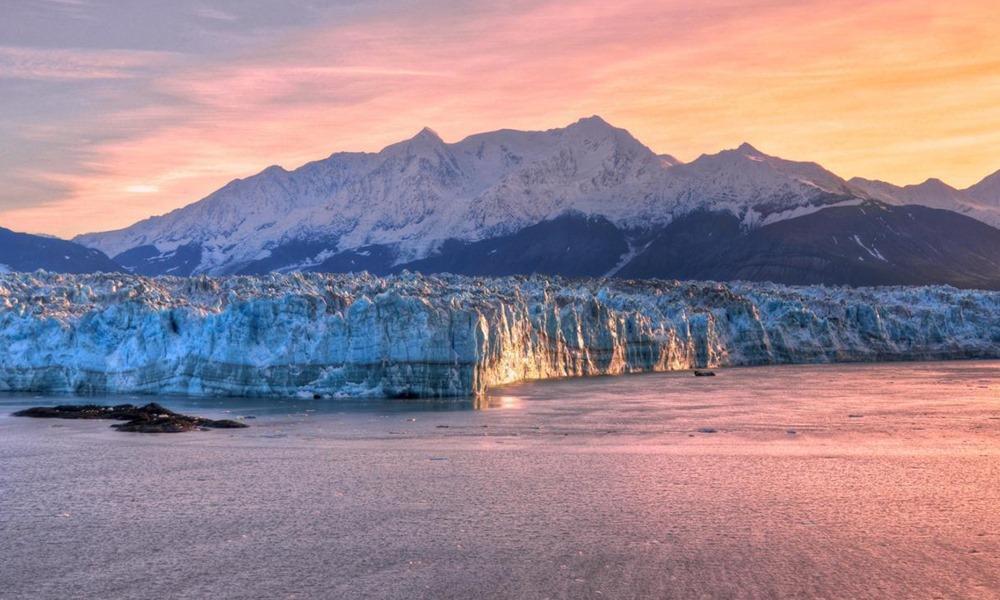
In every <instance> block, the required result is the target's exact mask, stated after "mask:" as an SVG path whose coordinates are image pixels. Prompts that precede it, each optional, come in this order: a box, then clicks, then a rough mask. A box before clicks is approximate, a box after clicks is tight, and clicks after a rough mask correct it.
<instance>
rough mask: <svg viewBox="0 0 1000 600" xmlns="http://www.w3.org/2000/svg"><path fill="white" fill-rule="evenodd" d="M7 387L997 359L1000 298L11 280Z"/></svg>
mask: <svg viewBox="0 0 1000 600" xmlns="http://www.w3.org/2000/svg"><path fill="white" fill-rule="evenodd" d="M0 342H2V344H3V346H4V349H5V351H4V352H3V353H0V390H8V391H32V392H43V393H63V392H69V393H151V394H152V393H166V394H171V393H173V394H192V395H247V396H292V395H307V396H317V397H355V396H394V397H444V396H468V395H477V394H482V393H483V392H484V391H485V390H486V389H487V388H488V387H489V386H493V385H498V384H504V383H510V382H514V381H519V380H525V379H542V378H550V377H569V376H584V375H603V374H621V373H633V372H644V371H663V370H671V369H687V368H692V367H705V366H708V367H715V366H735V365H761V364H781V363H805V362H832V361H876V360H907V359H945V358H988V357H992V358H996V357H1000V293H997V292H982V291H964V290H956V289H953V288H948V287H923V288H903V287H898V288H869V289H850V288H825V287H798V288H796V287H786V286H779V285H770V284H743V283H740V284H719V283H690V282H685V283H679V282H676V281H641V282H640V281H616V280H563V279H559V278H547V277H540V276H533V277H510V278H496V279H484V278H467V277H458V276H432V277H425V276H419V275H410V274H404V275H400V276H397V277H388V278H379V277H374V276H369V275H365V274H362V275H319V274H290V275H276V274H275V275H268V276H263V277H222V278H211V277H193V278H173V277H162V278H152V279H151V278H144V277H139V276H132V275H121V274H113V275H108V274H98V275H56V274H46V273H42V272H39V273H35V274H23V273H4V274H0Z"/></svg>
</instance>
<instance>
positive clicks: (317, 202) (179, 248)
mask: <svg viewBox="0 0 1000 600" xmlns="http://www.w3.org/2000/svg"><path fill="white" fill-rule="evenodd" d="M870 199H876V200H879V201H882V202H885V203H888V204H895V205H903V204H921V205H924V206H928V207H932V208H941V209H946V210H951V211H956V212H960V213H962V214H964V215H966V216H969V217H972V218H975V219H978V220H980V221H983V222H986V223H987V224H990V225H992V226H994V227H998V226H1000V174H997V175H994V176H993V177H991V178H987V179H986V180H984V181H983V182H982V183H980V184H978V185H977V186H973V187H972V188H970V189H968V190H956V189H954V188H951V187H949V186H947V185H945V184H944V183H942V182H940V181H938V180H929V181H927V182H926V183H924V184H921V185H917V186H907V187H898V186H894V185H891V184H888V183H884V182H878V181H869V180H864V179H854V180H851V181H850V182H847V181H845V180H843V179H841V178H840V177H839V176H837V175H835V174H833V173H831V172H830V171H827V170H826V169H824V168H822V167H821V166H820V165H818V164H816V163H809V162H794V161H789V160H784V159H781V158H778V157H774V156H769V155H767V154H764V153H763V152H760V151H759V150H757V149H756V148H754V147H753V146H750V145H749V144H743V145H741V146H739V147H738V148H735V149H732V150H724V151H722V152H719V153H717V154H712V155H703V156H701V157H699V158H698V159H696V160H694V161H692V162H690V163H682V162H680V161H678V160H677V159H675V158H673V157H672V156H670V155H666V154H664V155H657V154H654V153H653V152H652V151H651V150H650V149H648V148H647V147H645V146H644V145H642V144H641V143H640V142H639V141H638V140H636V139H635V138H634V137H632V135H631V134H629V133H628V132H627V131H625V130H624V129H619V128H616V127H613V126H611V125H609V124H608V123H607V122H605V121H604V120H602V119H601V118H600V117H589V118H586V119H581V120H580V121H577V122H576V123H573V124H571V125H569V126H567V127H565V128H561V129H551V130H548V131H535V132H531V131H514V130H500V131H494V132H489V133H482V134H476V135H472V136H470V137H468V138H465V139H464V140H461V141H459V142H456V143H451V144H449V143H445V142H444V141H443V140H442V139H441V138H440V137H439V136H438V135H437V134H436V133H434V132H433V131H432V130H430V129H423V130H422V131H420V132H419V133H418V134H417V135H416V136H414V137H413V138H412V139H409V140H405V141H403V142H399V143H397V144H393V145H391V146H388V147H386V148H385V149H383V150H382V151H381V152H378V153H337V154H334V155H332V156H330V157H329V158H327V159H324V160H320V161H316V162H313V163H309V164H307V165H304V166H302V167H300V168H298V169H296V170H294V171H286V170H284V169H282V168H281V167H277V166H272V167H269V168H267V169H265V170H264V171H262V172H261V173H259V174H257V175H255V176H253V177H249V178H247V179H242V180H236V181H233V182H231V183H230V184H228V185H226V186H225V187H223V188H221V189H220V190H218V191H216V192H214V193H213V194H211V195H209V196H208V197H207V198H205V199H203V200H200V201H198V202H195V203H194V204H191V205H188V206H186V207H184V208H181V209H178V210H175V211H173V212H171V213H169V214H166V215H163V216H159V217H153V218H150V219H146V220H145V221H141V222H139V223H136V224H135V225H133V226H131V227H128V228H126V229H122V230H119V231H112V232H105V233H93V234H86V235H82V236H79V237H78V238H77V239H76V241H77V242H79V243H82V244H84V245H87V246H90V247H92V248H96V249H99V250H101V251H103V252H105V253H107V254H108V255H109V256H111V257H113V258H114V259H115V260H116V261H118V262H119V263H121V264H122V265H124V266H125V267H126V268H128V269H130V270H132V271H133V272H136V273H143V274H151V275H155V274H168V275H186V274H190V273H208V274H233V273H263V272H269V271H294V270H310V269H319V270H325V271H354V270H362V269H369V270H373V271H376V272H383V273H384V272H390V271H392V270H394V269H397V268H399V267H400V265H405V264H407V263H411V262H413V261H418V260H423V259H426V258H429V257H433V256H434V255H435V254H436V253H437V252H438V251H439V250H440V249H441V248H442V246H443V245H444V244H445V243H446V242H448V241H451V242H458V243H472V242H477V241H482V240H488V239H494V238H497V237H501V236H510V235H512V234H514V233H516V232H519V231H522V230H523V229H525V228H526V227H530V226H535V225H539V224H540V223H544V222H547V221H551V220H554V219H557V218H559V217H560V216H563V215H566V214H576V215H582V216H585V217H588V218H601V219H606V220H607V221H608V222H610V223H611V224H612V225H613V226H614V227H615V228H617V229H619V230H620V231H621V232H622V236H624V237H626V238H628V240H629V243H630V244H633V243H636V244H641V243H644V242H642V241H641V239H642V238H643V237H644V236H645V237H647V238H648V235H646V234H650V235H653V234H655V231H654V230H656V229H657V228H662V227H665V226H667V225H669V224H670V223H672V222H673V221H675V220H676V219H678V218H679V217H683V216H685V215H689V214H692V213H695V212H702V211H714V212H722V213H729V214H732V215H734V216H736V217H737V218H738V219H739V220H740V223H741V226H742V227H743V228H744V229H745V230H751V229H754V228H758V227H762V226H766V225H769V224H774V223H777V222H781V221H785V220H789V219H794V218H797V217H802V216H805V215H808V214H811V213H814V212H817V211H820V210H823V209H825V208H829V207H832V206H857V205H859V204H860V203H862V202H864V201H866V200H870ZM633 245H634V244H633ZM632 250H635V248H633V249H632ZM620 258H621V257H617V256H616V257H608V260H610V261H611V263H612V264H615V263H616V262H618V260H619V259H620Z"/></svg>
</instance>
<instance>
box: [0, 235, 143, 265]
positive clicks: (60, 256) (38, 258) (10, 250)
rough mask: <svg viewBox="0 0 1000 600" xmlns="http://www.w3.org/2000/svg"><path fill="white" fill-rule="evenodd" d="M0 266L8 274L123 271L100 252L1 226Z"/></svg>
mask: <svg viewBox="0 0 1000 600" xmlns="http://www.w3.org/2000/svg"><path fill="white" fill-rule="evenodd" d="M0 265H3V267H2V268H3V269H4V270H8V271H36V270H38V269H44V270H46V271H52V272H55V273H96V272H99V271H101V272H106V273H112V272H115V271H123V270H124V269H122V268H121V266H119V265H118V264H117V263H115V262H114V261H112V260H111V259H110V258H108V257H107V256H106V255H105V254H104V253H103V252H101V251H99V250H94V249H92V248H86V247H84V246H81V245H80V244H75V243H73V242H67V241H66V240H60V239H56V238H48V237H44V236H40V235H31V234H28V233H17V232H15V231H11V230H9V229H4V228H2V227H0Z"/></svg>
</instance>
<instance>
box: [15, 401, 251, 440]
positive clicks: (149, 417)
mask: <svg viewBox="0 0 1000 600" xmlns="http://www.w3.org/2000/svg"><path fill="white" fill-rule="evenodd" d="M14 416H15V417H34V418H36V419H110V420H114V421H126V423H117V424H115V425H112V427H113V428H115V429H117V430H118V431H131V432H137V433H180V432H182V431H193V430H196V429H206V428H209V429H237V428H241V427H246V425H245V424H244V423H240V422H239V421H231V420H228V419H222V420H218V421H216V420H213V419H205V418H202V417H190V416H188V415H182V414H179V413H175V412H174V411H172V410H169V409H166V408H164V407H162V406H160V405H159V404H157V403H155V402H150V403H149V404H147V405H145V406H135V405H134V404H119V405H117V406H101V405H98V404H83V405H78V406H77V405H63V406H37V407H34V408H29V409H26V410H22V411H18V412H16V413H14Z"/></svg>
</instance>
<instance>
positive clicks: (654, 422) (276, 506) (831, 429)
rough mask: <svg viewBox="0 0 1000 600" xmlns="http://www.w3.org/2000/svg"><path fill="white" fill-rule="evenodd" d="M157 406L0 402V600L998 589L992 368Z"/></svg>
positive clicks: (966, 593) (997, 382)
mask: <svg viewBox="0 0 1000 600" xmlns="http://www.w3.org/2000/svg"><path fill="white" fill-rule="evenodd" d="M100 400H101V401H102V402H123V401H129V402H142V401H147V400H149V398H113V399H100ZM156 400H157V401H159V402H161V403H163V404H165V405H166V406H168V407H170V408H173V409H176V410H179V411H182V412H189V413H193V414H201V415H204V416H210V417H220V416H226V417H229V418H235V417H246V416H251V417H255V418H253V419H250V420H248V421H247V423H248V424H250V425H251V427H250V428H249V429H244V430H235V431H233V430H219V431H211V432H193V433H188V434H176V435H161V436H153V435H142V434H125V433H119V432H115V431H112V430H110V429H109V427H108V423H107V422H101V421H94V422H80V421H48V420H33V419H17V418H13V417H9V416H7V415H9V413H10V412H11V411H13V410H17V409H19V408H22V407H24V406H29V405H41V404H57V403H66V402H69V401H93V399H88V400H74V399H70V398H65V397H59V398H52V397H48V398H37V397H31V396H6V397H0V465H2V468H0V557H2V560H0V598H76V597H80V598H88V597H100V598H151V597H156V598H190V597H213V598H314V597H317V598H470V597H474V598H545V597H549V598H673V597H676V598H699V597H711V598H717V597H733V598H773V597H817V596H822V597H827V598H885V597H915V598H936V597H939V598H956V597H963V598H995V597H998V596H1000V533H998V532H1000V511H998V507H1000V362H996V361H985V362H984V361H975V362H954V363H913V364H892V365H835V366H801V367H763V368H753V369H731V370H721V371H718V376H717V377H714V378H694V377H692V376H691V375H690V374H689V373H671V374H656V375H640V376H630V377H620V378H595V379H574V380H564V381H553V382H539V383H531V384H521V385H515V386H509V387H506V388H502V389H498V390H495V391H494V393H493V394H492V395H491V397H490V398H487V399H485V400H483V401H481V402H479V403H471V402H414V401H372V402H364V403H344V402H331V401H313V400H287V401H275V400H247V399H209V400H205V399H184V398H156Z"/></svg>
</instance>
